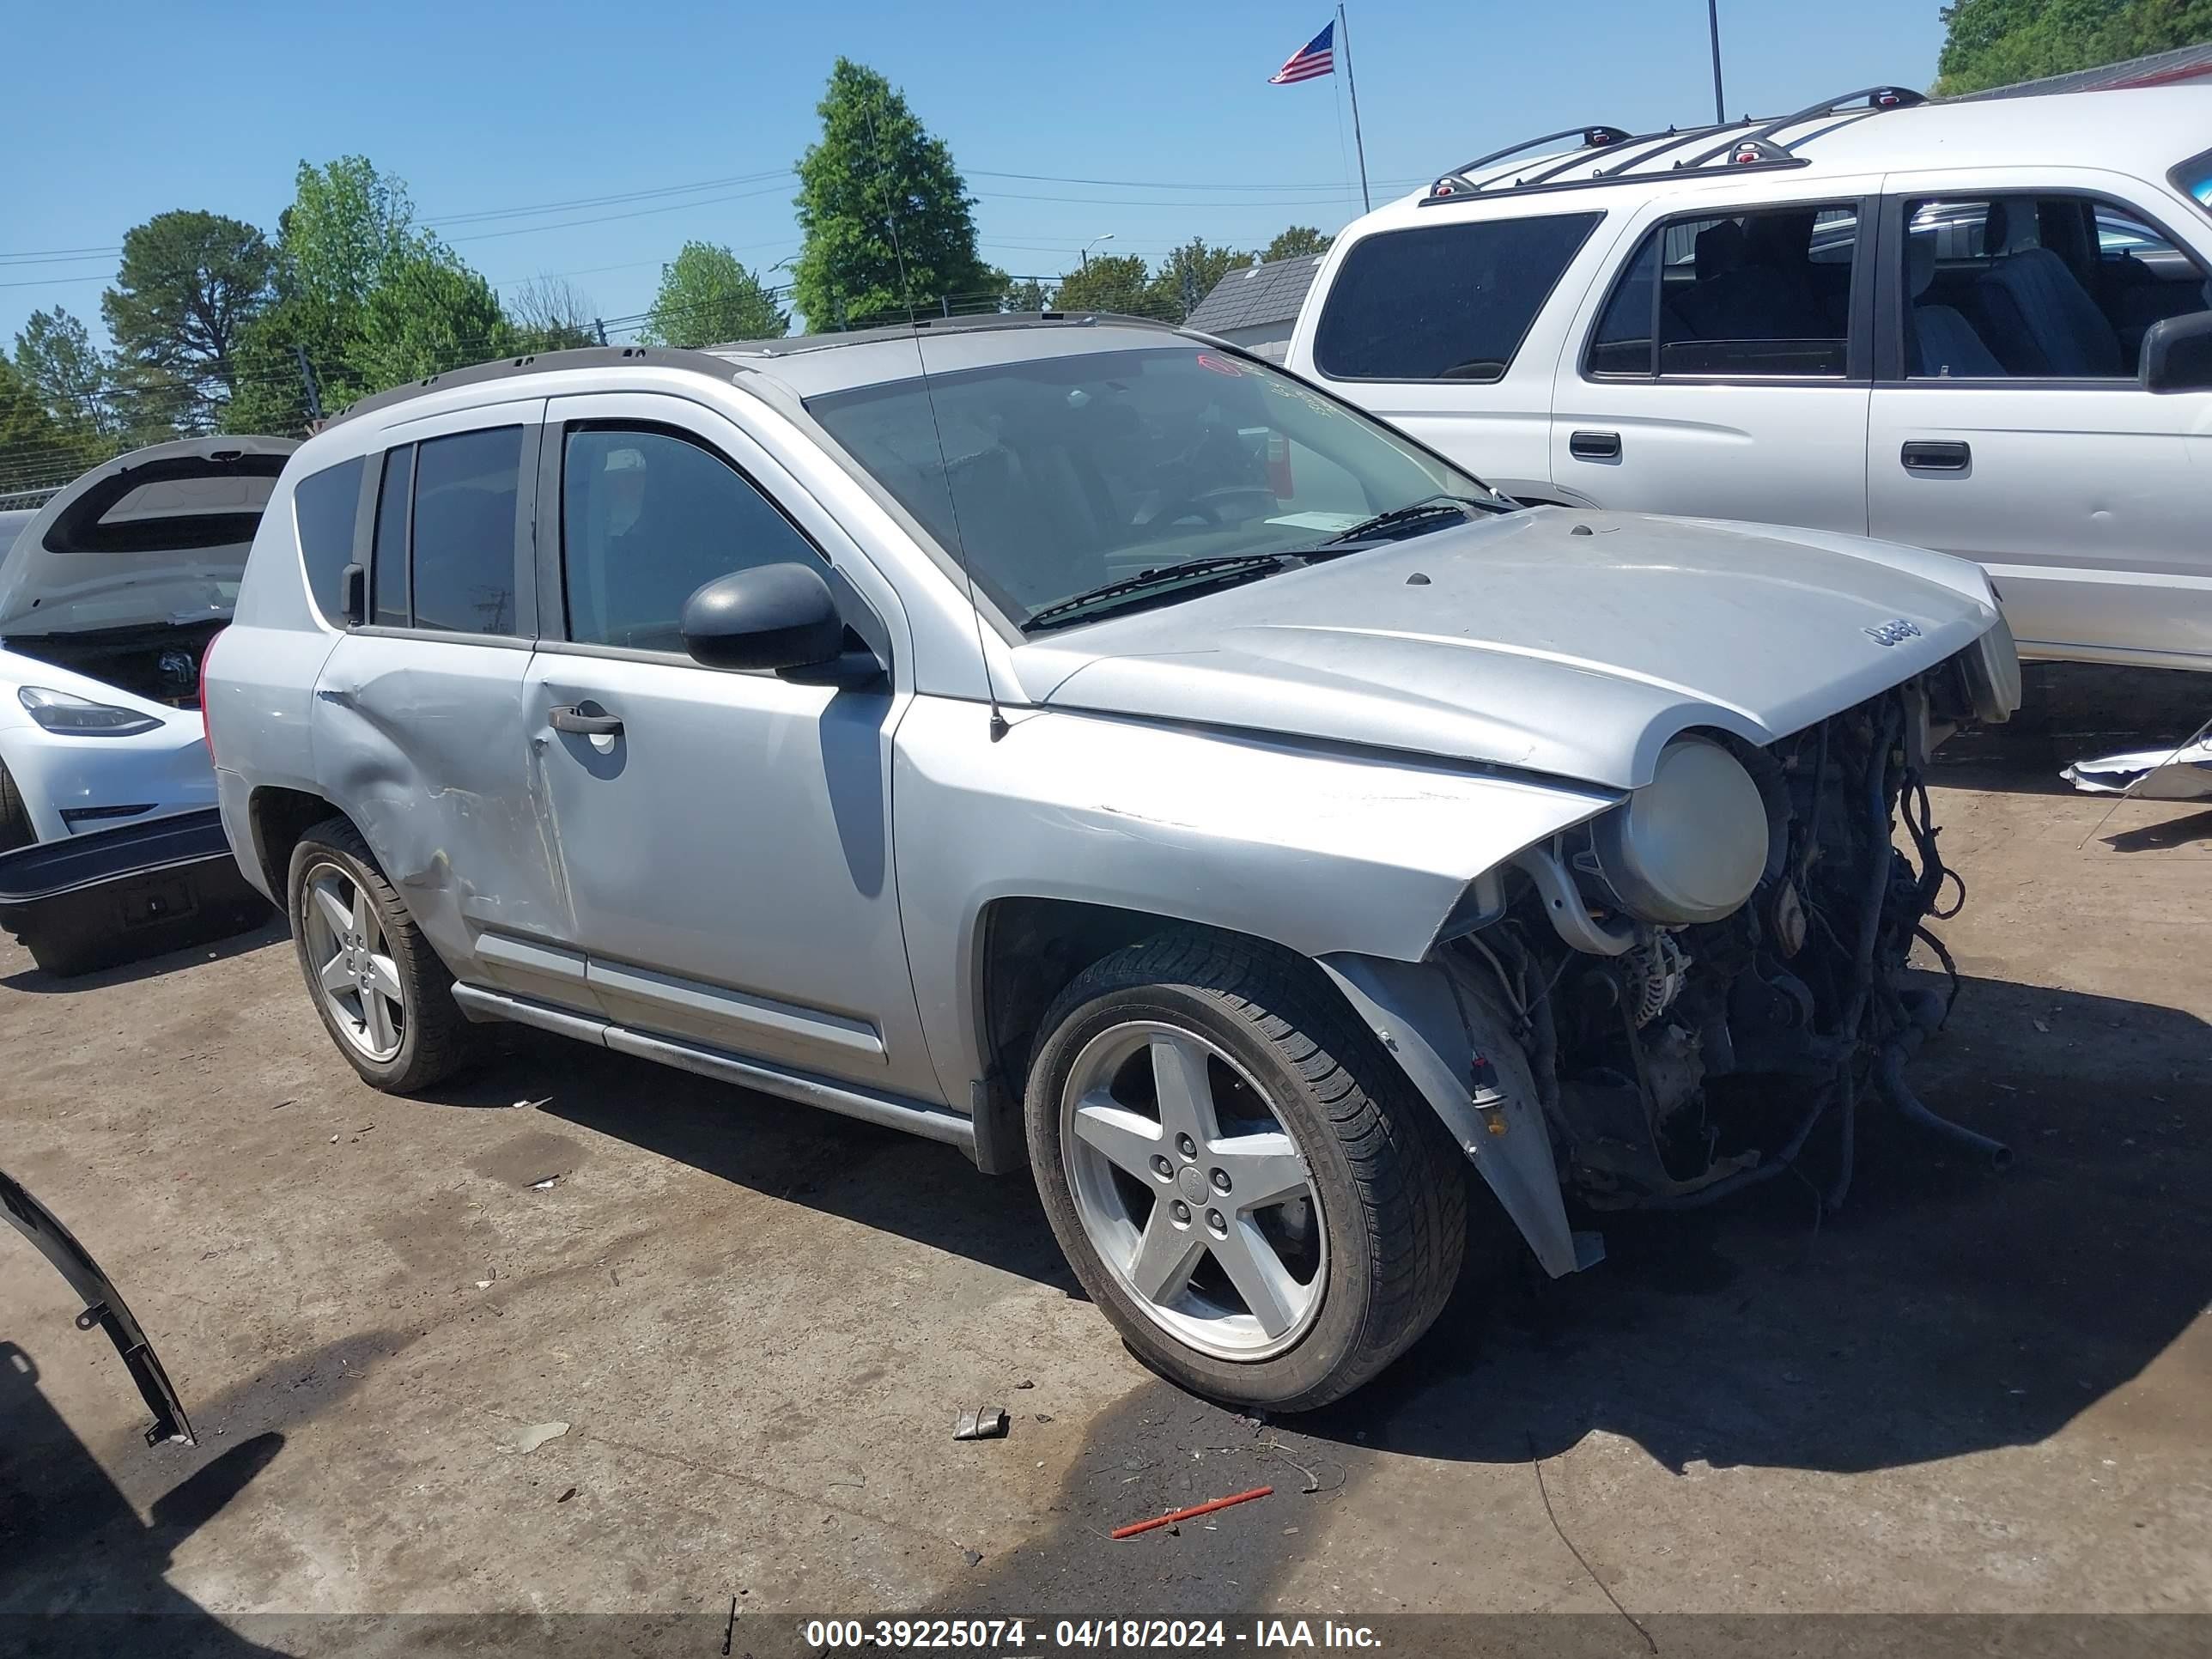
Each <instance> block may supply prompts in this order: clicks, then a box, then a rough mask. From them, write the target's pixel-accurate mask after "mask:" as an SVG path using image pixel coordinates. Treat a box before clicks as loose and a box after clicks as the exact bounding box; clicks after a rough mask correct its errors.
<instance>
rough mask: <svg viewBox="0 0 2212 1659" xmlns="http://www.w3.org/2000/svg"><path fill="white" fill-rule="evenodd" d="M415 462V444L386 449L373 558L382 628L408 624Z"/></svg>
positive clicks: (376, 613)
mask: <svg viewBox="0 0 2212 1659" xmlns="http://www.w3.org/2000/svg"><path fill="white" fill-rule="evenodd" d="M414 466H415V450H414V447H413V446H412V445H408V446H404V447H401V448H398V449H394V450H389V451H386V453H385V457H384V483H383V486H382V488H381V489H380V490H379V491H378V493H377V497H376V548H375V551H374V554H373V555H372V556H371V557H370V559H369V579H370V580H371V581H372V582H373V583H374V585H375V588H376V604H375V606H374V611H373V615H374V619H375V622H376V625H377V626H378V627H379V628H404V627H406V626H407V503H408V499H409V485H410V483H411V482H412V480H413V477H414Z"/></svg>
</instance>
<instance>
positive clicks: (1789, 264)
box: [1585, 202, 1860, 380]
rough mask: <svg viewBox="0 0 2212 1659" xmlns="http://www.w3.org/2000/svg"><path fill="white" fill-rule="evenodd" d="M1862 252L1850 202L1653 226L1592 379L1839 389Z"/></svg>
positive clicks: (1610, 307)
mask: <svg viewBox="0 0 2212 1659" xmlns="http://www.w3.org/2000/svg"><path fill="white" fill-rule="evenodd" d="M1858 243H1859V237H1858V210H1857V206H1856V205H1855V204H1851V203H1848V202H1832V203H1810V202H1808V203H1804V204H1792V205H1790V206H1789V207H1778V208H1762V209H1759V210H1754V211H1752V212H1748V213H1739V214H1728V215H1718V216H1711V217H1706V218H1697V219H1674V220H1670V221H1668V222H1667V223H1665V224H1662V225H1656V226H1654V227H1653V228H1652V229H1651V230H1650V232H1649V233H1647V234H1646V235H1645V236H1644V241H1643V242H1642V244H1641V245H1640V246H1638V249H1637V252H1636V256H1635V258H1632V259H1631V260H1630V261H1629V263H1628V265H1627V267H1626V270H1624V272H1623V274H1622V276H1621V277H1620V281H1619V282H1618V283H1616V284H1615V286H1614V288H1613V294H1612V296H1611V297H1610V298H1609V299H1608V300H1607V301H1606V306H1605V310H1604V311H1603V313H1601V314H1600V316H1599V319H1598V323H1597V327H1596V328H1595V330H1594V331H1593V332H1592V334H1591V336H1590V347H1589V355H1588V356H1587V358H1586V359H1585V362H1586V365H1587V367H1588V368H1589V372H1590V373H1591V374H1595V375H1601V376H1605V377H1616V376H1619V377H1630V378H1634V379H1638V380H1650V379H1653V378H1655V377H1656V378H1658V379H1662V380H1663V379H1666V378H1668V377H1670V376H1674V375H1683V376H1725V377H1727V378H1729V379H1732V380H1733V379H1739V378H1752V379H1765V378H1770V377H1771V378H1782V379H1793V380H1794V379H1815V380H1831V379H1832V380H1841V379H1842V378H1843V377H1844V373H1845V371H1846V362H1847V357H1848V346H1849V340H1850V304H1851V289H1852V284H1853V283H1855V282H1856V281H1857V272H1858V266H1859V263H1860V262H1859V258H1858Z"/></svg>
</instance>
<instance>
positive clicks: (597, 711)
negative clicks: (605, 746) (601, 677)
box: [546, 702, 623, 738]
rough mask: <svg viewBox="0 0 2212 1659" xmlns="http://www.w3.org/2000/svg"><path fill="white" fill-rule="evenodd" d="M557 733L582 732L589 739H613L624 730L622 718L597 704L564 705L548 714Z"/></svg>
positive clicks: (547, 716)
mask: <svg viewBox="0 0 2212 1659" xmlns="http://www.w3.org/2000/svg"><path fill="white" fill-rule="evenodd" d="M546 718H547V719H548V720H550V721H552V723H553V729H554V730H555V731H556V732H581V733H582V734H583V735H584V736H586V737H587V738H611V737H614V736H615V735H617V733H618V732H621V730H622V729H623V723H622V716H620V715H619V714H609V713H607V711H606V710H605V709H604V708H600V707H599V704H597V703H595V702H580V703H564V704H562V705H561V706H560V707H559V708H554V709H551V710H550V711H549V712H548V714H547V715H546Z"/></svg>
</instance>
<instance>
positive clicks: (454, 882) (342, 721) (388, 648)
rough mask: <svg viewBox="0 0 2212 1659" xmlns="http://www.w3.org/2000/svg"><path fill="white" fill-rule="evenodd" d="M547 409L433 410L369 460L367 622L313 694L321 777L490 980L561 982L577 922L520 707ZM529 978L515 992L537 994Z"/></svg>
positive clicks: (438, 928) (538, 402) (442, 936)
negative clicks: (514, 973) (513, 975)
mask: <svg viewBox="0 0 2212 1659" xmlns="http://www.w3.org/2000/svg"><path fill="white" fill-rule="evenodd" d="M543 418H544V399H542V398H532V399H526V400H522V401H518V402H514V403H509V404H498V405H495V406H490V407H485V408H479V409H474V410H467V411H465V412H464V413H459V414H454V415H447V416H435V417H432V418H431V419H428V420H425V421H422V422H413V423H409V424H407V425H403V426H400V427H397V428H393V430H392V434H391V437H392V443H391V446H390V447H388V448H387V449H386V450H385V451H384V452H383V453H382V454H381V455H372V456H371V457H370V459H369V465H370V468H371V477H372V479H373V480H374V481H375V483H374V488H375V489H376V491H377V501H376V506H375V513H376V520H375V523H376V528H375V533H374V538H373V540H372V546H371V552H370V561H369V571H368V587H369V596H370V597H369V607H368V609H369V621H368V623H367V624H366V625H364V626H362V627H358V628H355V629H349V631H348V632H347V634H346V635H345V636H344V637H343V639H341V640H340V641H338V644H337V648H336V649H335V650H334V651H332V652H331V656H330V659H329V660H328V661H327V662H326V663H325V665H324V668H323V673H322V678H321V679H320V681H319V683H318V684H317V687H316V693H315V712H314V749H315V765H316V770H317V772H318V774H319V776H320V778H321V779H322V781H323V783H324V786H325V788H326V789H327V790H328V792H329V793H331V796H332V798H333V799H335V800H336V801H337V805H339V806H340V807H341V808H343V810H344V811H345V812H346V813H347V815H348V816H349V817H351V818H352V819H353V821H354V822H355V823H356V824H358V825H359V826H360V828H361V830H362V834H363V835H364V836H367V837H368V843H369V846H370V848H371V849H372V850H374V853H375V854H376V856H377V859H378V860H379V862H380V863H381V864H382V865H383V866H384V869H385V873H386V875H387V876H389V877H390V878H391V879H392V882H393V884H395V885H397V886H398V889H399V890H400V893H401V896H402V897H403V898H404V900H405V901H406V903H407V906H408V908H409V909H410V911H411V912H412V913H413V914H414V915H415V917H416V921H418V922H420V923H421V925H422V929H423V931H424V932H425V933H427V934H428V935H429V938H430V940H431V942H432V943H433V944H434V945H435V946H436V947H437V950H438V952H439V954H440V955H441V956H442V957H444V958H445V959H446V960H447V963H450V964H452V965H453V968H454V969H455V970H456V972H457V973H459V975H461V976H462V977H464V978H467V979H478V980H482V981H486V982H489V983H493V984H502V983H508V982H509V979H508V976H507V973H506V971H504V969H502V967H501V964H502V963H509V962H511V961H515V960H518V959H519V960H520V961H521V962H523V963H526V964H527V969H520V970H518V971H528V970H530V969H537V968H540V967H543V968H544V969H546V971H547V972H549V973H550V975H552V976H553V978H554V980H555V981H556V983H557V982H558V981H560V980H561V979H562V977H564V976H563V975H561V974H560V973H559V963H560V962H561V961H562V959H563V957H565V955H566V953H565V952H564V951H562V948H561V947H562V943H563V942H564V941H565V940H567V939H568V938H569V937H570V935H571V934H572V932H573V927H572V918H571V917H570V915H568V908H567V906H566V905H565V904H564V903H563V902H562V896H561V892H560V888H559V884H558V880H557V869H558V864H557V860H556V858H555V856H554V854H553V850H552V848H551V847H550V844H549V842H548V834H549V826H548V825H547V823H545V821H544V817H542V815H541V814H540V813H539V811H538V805H537V803H536V801H535V799H534V798H533V795H532V789H531V775H532V768H531V759H532V751H531V746H530V723H529V722H528V721H527V720H526V719H525V718H524V712H523V703H522V687H523V678H524V674H525V671H526V670H527V668H528V667H529V664H530V652H531V647H532V643H533V641H534V640H535V638H536V635H537V593H536V579H535V572H534V547H535V536H534V526H533V514H534V509H535V505H536V494H537V490H536V479H537V467H538V437H539V433H540V429H541V422H542V420H543ZM541 954H543V956H544V961H543V962H540V961H539V957H540V955H541ZM575 962H576V971H575V974H574V976H573V977H574V981H575V983H576V989H577V993H578V994H579V995H580V987H581V980H582V969H581V958H580V957H576V958H575ZM538 978H539V975H538V974H537V973H535V972H534V971H532V972H531V973H530V979H531V982H530V983H529V984H527V985H517V986H516V987H515V988H519V989H528V990H531V991H532V992H535V993H538V994H546V991H547V987H546V986H545V985H544V984H541V983H539V982H538ZM562 1000H569V999H566V998H563V999H562Z"/></svg>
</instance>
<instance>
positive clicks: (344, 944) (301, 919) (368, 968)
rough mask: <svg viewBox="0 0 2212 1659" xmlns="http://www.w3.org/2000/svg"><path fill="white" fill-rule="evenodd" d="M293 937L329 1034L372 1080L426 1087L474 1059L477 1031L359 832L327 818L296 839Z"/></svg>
mask: <svg viewBox="0 0 2212 1659" xmlns="http://www.w3.org/2000/svg"><path fill="white" fill-rule="evenodd" d="M286 891H287V895H288V897H289V908H290V913H291V918H292V939H293V943H294V945H295V949H296V950H297V951H298V954H299V959H300V971H301V975H303V976H304V977H305V978H306V980H307V994H308V995H309V996H310V997H311V998H312V999H313V1001H314V1005H315V1011H316V1012H318V1013H319V1014H320V1015H321V1016H322V1020H323V1026H324V1029H325V1030H327V1031H329V1032H330V1034H331V1041H332V1042H335V1043H337V1046H338V1052H339V1053H340V1054H343V1055H344V1056H345V1057H346V1059H347V1060H349V1061H350V1062H351V1063H352V1066H353V1068H354V1070H355V1071H356V1072H358V1073H361V1075H362V1078H363V1079H366V1080H367V1081H368V1082H369V1083H371V1084H373V1085H375V1086H376V1087H377V1088H379V1089H382V1090H384V1091H386V1092H388V1093H392V1094H407V1093H410V1092H411V1091H415V1090H417V1089H424V1088H428V1086H429V1085H432V1084H434V1083H435V1082H437V1081H438V1080H439V1079H441V1078H443V1077H446V1076H447V1075H448V1074H450V1073H453V1071H454V1070H456V1069H457V1068H458V1067H459V1066H461V1065H462V1064H464V1063H465V1061H466V1060H468V1059H469V1058H470V1057H471V1051H472V1049H473V1048H474V1042H473V1038H474V1035H475V1028H474V1027H472V1026H471V1024H469V1022H468V1020H467V1018H466V1017H465V1016H464V1015H463V1014H462V1012H461V1009H460V1005H459V1003H457V1002H455V1001H454V1000H453V975H451V974H449V973H447V971H446V964H445V963H442V962H441V961H439V960H438V955H437V952H436V951H433V950H432V949H431V948H430V944H429V941H428V939H424V938H423V937H422V929H421V928H419V927H416V925H415V919H414V918H413V917H412V916H410V915H408V914H407V908H406V906H405V905H404V904H402V903H401V902H400V900H399V895H398V892H397V891H395V890H393V888H392V884H391V883H390V882H389V881H387V880H386V878H385V874H384V872H383V870H382V869H381V868H380V866H378V864H377V862H376V855H375V854H373V853H371V852H370V851H369V849H368V842H364V841H363V840H362V838H361V832H360V831H359V830H357V829H355V828H354V827H353V825H352V824H351V823H348V822H347V821H346V820H345V819H343V818H326V819H325V820H324V821H323V822H322V823H319V824H316V825H315V826H314V827H313V829H309V830H307V833H306V834H304V835H303V836H301V837H300V842H299V845H298V846H296V847H295V848H293V850H292V866H291V872H290V878H289V881H288V883H287V885H286Z"/></svg>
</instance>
